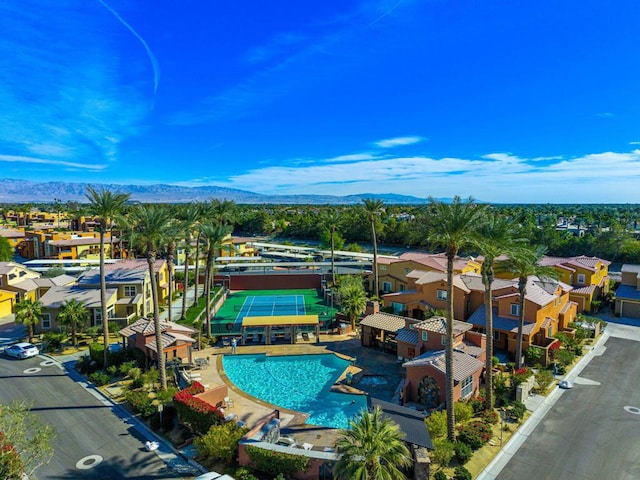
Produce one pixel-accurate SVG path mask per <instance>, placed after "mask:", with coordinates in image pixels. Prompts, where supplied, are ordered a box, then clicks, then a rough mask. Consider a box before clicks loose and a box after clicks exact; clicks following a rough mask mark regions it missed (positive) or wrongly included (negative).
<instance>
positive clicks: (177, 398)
mask: <svg viewBox="0 0 640 480" xmlns="http://www.w3.org/2000/svg"><path fill="white" fill-rule="evenodd" d="M202 392H204V387H203V386H202V384H201V383H199V382H193V384H192V385H191V386H189V387H187V388H185V389H184V390H181V391H179V392H178V393H176V394H175V395H174V397H173V402H174V405H175V407H176V411H177V412H178V418H179V419H180V422H182V423H183V424H185V425H187V426H188V427H190V428H191V429H192V430H193V431H194V432H195V433H197V434H199V435H204V434H205V433H207V432H208V431H209V429H210V428H211V427H212V426H213V425H221V424H222V423H224V414H223V413H222V412H221V411H220V409H219V408H218V407H215V406H213V405H209V404H208V403H207V402H205V401H203V400H200V399H199V398H196V397H194V395H197V394H198V393H202Z"/></svg>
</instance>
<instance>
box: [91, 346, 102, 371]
mask: <svg viewBox="0 0 640 480" xmlns="http://www.w3.org/2000/svg"><path fill="white" fill-rule="evenodd" d="M89 356H90V357H91V360H93V361H94V362H96V364H97V365H98V367H99V368H102V367H103V366H104V345H103V344H101V343H97V342H93V343H90V344H89Z"/></svg>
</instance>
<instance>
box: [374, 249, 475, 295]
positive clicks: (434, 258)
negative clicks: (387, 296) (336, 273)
mask: <svg viewBox="0 0 640 480" xmlns="http://www.w3.org/2000/svg"><path fill="white" fill-rule="evenodd" d="M480 267H481V265H480V264H479V263H478V262H477V261H476V260H475V259H473V258H461V257H456V259H455V261H454V266H453V270H454V273H457V274H461V273H467V272H475V273H480ZM414 270H420V271H423V272H425V271H434V272H444V273H446V271H447V257H446V255H445V254H443V253H438V254H431V253H418V252H406V253H403V254H402V255H400V256H399V257H396V258H393V257H379V258H378V283H379V285H380V288H381V290H382V293H391V292H401V291H404V290H408V289H410V288H411V286H410V284H411V281H410V279H408V278H407V275H409V273H411V272H412V271H414ZM372 279H373V274H371V275H370V278H369V281H370V282H371V281H372Z"/></svg>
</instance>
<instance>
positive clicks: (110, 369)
mask: <svg viewBox="0 0 640 480" xmlns="http://www.w3.org/2000/svg"><path fill="white" fill-rule="evenodd" d="M118 371H119V370H118V367H117V366H116V365H109V366H108V367H107V373H108V374H109V375H111V376H112V377H115V376H116V375H118Z"/></svg>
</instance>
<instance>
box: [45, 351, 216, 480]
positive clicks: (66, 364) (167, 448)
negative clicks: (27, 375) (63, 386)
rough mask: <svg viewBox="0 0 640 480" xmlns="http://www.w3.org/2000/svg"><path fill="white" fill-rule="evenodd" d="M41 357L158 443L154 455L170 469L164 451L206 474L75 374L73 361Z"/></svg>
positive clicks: (165, 440) (169, 460) (133, 416)
mask: <svg viewBox="0 0 640 480" xmlns="http://www.w3.org/2000/svg"><path fill="white" fill-rule="evenodd" d="M42 356H44V357H47V358H49V359H50V360H53V361H55V362H56V363H57V364H58V365H60V366H61V367H63V368H64V370H65V372H66V373H67V375H68V376H69V378H71V379H72V380H73V381H74V382H76V383H78V384H81V385H82V386H83V387H84V388H85V389H86V390H87V391H88V392H89V393H91V394H92V395H93V396H96V398H97V395H99V396H100V397H101V398H100V401H102V402H103V403H105V404H109V405H110V406H111V407H112V408H113V410H114V412H115V413H116V415H117V416H118V418H120V419H121V420H123V421H124V422H126V423H129V424H130V425H132V426H133V427H134V428H135V429H136V430H137V431H138V432H139V433H141V434H142V435H143V436H144V437H145V438H147V439H148V440H155V441H157V442H158V443H160V445H162V447H163V448H162V447H161V448H162V450H161V449H158V450H155V453H156V455H158V457H159V458H160V459H161V460H162V461H163V462H164V463H165V464H167V465H168V466H169V467H170V468H171V469H174V470H177V469H176V468H175V466H174V465H172V463H171V460H173V459H169V458H164V457H163V454H166V452H165V451H169V452H170V454H173V455H174V456H175V457H176V459H179V460H180V461H183V462H185V463H187V464H188V465H189V466H190V467H192V468H194V469H195V470H197V471H199V472H200V473H207V472H208V471H209V470H207V469H206V468H205V467H203V466H202V465H200V464H199V463H198V462H196V461H195V460H193V459H192V458H189V457H187V456H186V455H184V454H183V453H182V452H180V451H178V450H177V449H176V448H175V447H174V446H173V445H172V444H171V442H169V441H167V439H165V438H164V437H162V436H160V435H158V434H157V433H156V432H154V431H153V430H151V429H150V428H149V427H148V426H147V425H146V424H145V423H144V422H142V421H141V420H140V419H139V418H138V417H137V416H135V415H134V414H132V413H131V412H129V411H128V410H127V409H126V408H124V407H123V406H122V405H121V404H119V403H117V402H115V401H113V399H112V398H111V397H109V396H108V395H107V394H105V393H104V392H103V391H102V390H101V389H100V388H98V387H97V386H95V385H94V384H93V383H91V382H90V381H89V380H88V379H86V378H85V377H83V376H82V375H80V374H79V373H78V372H76V370H75V369H74V368H73V365H69V364H72V363H73V364H75V361H74V360H68V361H66V362H64V363H63V362H60V361H59V360H58V359H57V358H55V357H52V356H51V355H48V354H42ZM163 450H165V451H163ZM176 473H178V474H181V472H179V471H177V472H176Z"/></svg>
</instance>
